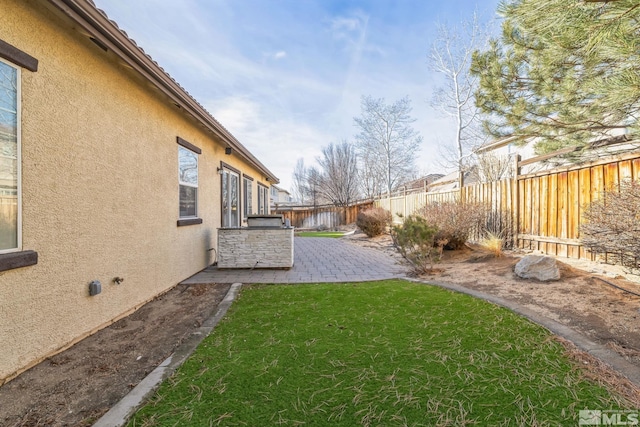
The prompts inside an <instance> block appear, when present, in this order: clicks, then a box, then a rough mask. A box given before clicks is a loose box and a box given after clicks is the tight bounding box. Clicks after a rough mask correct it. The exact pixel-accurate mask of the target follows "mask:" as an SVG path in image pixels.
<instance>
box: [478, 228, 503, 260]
mask: <svg viewBox="0 0 640 427" xmlns="http://www.w3.org/2000/svg"><path fill="white" fill-rule="evenodd" d="M480 246H482V247H483V248H485V249H486V250H488V251H489V252H491V253H492V254H493V256H495V257H496V258H500V257H502V255H504V253H503V252H502V248H503V247H504V239H503V238H502V236H500V235H499V234H493V233H491V232H488V233H487V235H486V236H485V237H484V238H483V239H482V240H481V241H480Z"/></svg>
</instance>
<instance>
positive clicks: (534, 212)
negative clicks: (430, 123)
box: [375, 152, 640, 259]
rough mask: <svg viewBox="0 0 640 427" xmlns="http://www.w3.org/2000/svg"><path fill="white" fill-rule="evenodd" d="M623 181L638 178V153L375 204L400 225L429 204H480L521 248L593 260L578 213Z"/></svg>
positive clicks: (391, 199)
mask: <svg viewBox="0 0 640 427" xmlns="http://www.w3.org/2000/svg"><path fill="white" fill-rule="evenodd" d="M521 164H523V163H522V162H521V163H519V164H518V165H519V166H520V165H521ZM524 164H526V163H524ZM625 179H631V180H638V179H640V153H638V152H634V153H628V154H625V155H620V156H616V157H613V158H607V159H601V160H598V161H595V162H590V163H584V164H579V165H572V166H565V167H562V168H557V169H553V170H548V171H542V172H537V173H531V174H526V175H516V176H515V178H513V179H506V180H502V181H496V182H490V183H475V184H472V185H468V186H465V187H463V188H462V191H461V190H459V189H456V190H453V191H447V192H441V193H422V194H405V195H397V196H394V197H386V198H381V199H379V200H376V201H375V203H376V206H380V207H383V208H385V209H388V210H389V211H391V213H392V214H393V216H394V221H395V222H399V221H400V216H399V215H398V214H401V215H404V216H407V215H410V214H412V213H414V212H416V211H417V210H419V209H420V208H421V207H423V206H424V205H425V204H427V203H441V202H447V201H461V202H477V203H481V204H483V205H484V206H485V207H487V211H488V212H489V213H490V214H491V215H493V216H494V217H498V218H502V219H505V218H506V219H510V220H511V221H512V222H511V224H509V226H508V229H509V230H510V231H509V234H510V235H511V236H508V238H509V237H510V238H512V239H513V242H514V244H515V245H516V246H518V247H519V248H526V249H532V250H539V251H542V252H543V253H546V254H550V255H555V256H563V257H570V258H586V259H594V257H595V254H592V253H590V252H589V251H587V250H586V249H585V248H584V247H583V246H582V244H581V242H580V224H581V221H582V213H583V211H584V209H585V208H586V207H587V206H588V205H589V204H590V203H591V202H592V201H593V200H595V199H597V198H598V197H599V195H600V194H601V193H602V192H603V191H604V190H605V189H608V188H615V186H617V185H618V184H619V183H620V182H621V181H623V180H625ZM508 222H509V221H508ZM476 237H477V236H476Z"/></svg>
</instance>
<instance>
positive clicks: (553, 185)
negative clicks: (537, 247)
mask: <svg viewBox="0 0 640 427" xmlns="http://www.w3.org/2000/svg"><path fill="white" fill-rule="evenodd" d="M547 198H548V202H547V203H548V204H549V209H548V211H547V214H548V222H549V236H554V237H555V236H558V175H557V174H553V175H550V176H549V193H548V194H547ZM547 246H549V245H547ZM552 251H553V252H551V253H553V255H556V254H557V252H556V246H555V245H553V248H552Z"/></svg>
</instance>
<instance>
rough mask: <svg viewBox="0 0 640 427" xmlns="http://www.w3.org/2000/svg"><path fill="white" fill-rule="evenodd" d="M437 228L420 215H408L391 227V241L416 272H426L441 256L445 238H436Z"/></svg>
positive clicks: (445, 242)
mask: <svg viewBox="0 0 640 427" xmlns="http://www.w3.org/2000/svg"><path fill="white" fill-rule="evenodd" d="M437 235H438V229H437V228H436V227H435V226H433V225H431V224H429V223H428V222H427V220H426V219H425V218H422V217H420V216H409V217H407V218H405V219H404V221H403V223H402V225H397V226H394V227H392V229H391V237H392V238H393V243H394V245H395V246H396V248H397V249H398V251H399V252H400V253H401V254H402V256H403V257H405V259H407V261H409V262H410V263H411V265H412V266H413V269H414V271H415V272H416V273H418V274H421V273H428V272H429V271H431V270H432V269H433V264H434V263H435V262H438V261H439V260H440V258H441V256H442V248H443V247H444V245H446V244H447V240H446V239H444V240H442V239H440V240H437V239H436V236H437Z"/></svg>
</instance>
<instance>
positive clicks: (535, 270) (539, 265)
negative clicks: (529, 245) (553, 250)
mask: <svg viewBox="0 0 640 427" xmlns="http://www.w3.org/2000/svg"><path fill="white" fill-rule="evenodd" d="M514 271H515V273H516V275H517V276H518V277H521V278H523V279H537V280H540V281H542V282H548V281H551V280H559V279H560V269H559V268H558V263H556V259H555V258H552V257H550V256H544V255H527V256H525V257H524V258H522V259H521V260H520V261H518V263H517V264H516V267H515V270H514Z"/></svg>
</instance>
